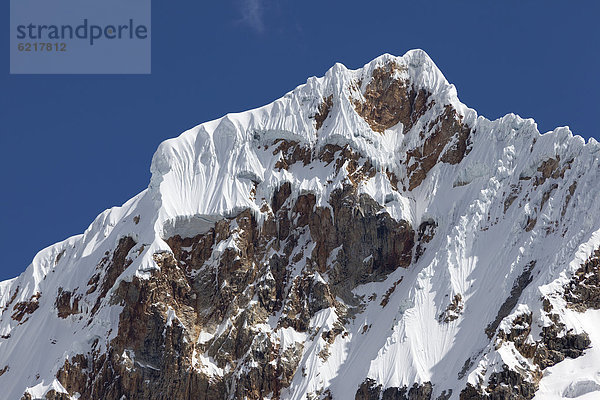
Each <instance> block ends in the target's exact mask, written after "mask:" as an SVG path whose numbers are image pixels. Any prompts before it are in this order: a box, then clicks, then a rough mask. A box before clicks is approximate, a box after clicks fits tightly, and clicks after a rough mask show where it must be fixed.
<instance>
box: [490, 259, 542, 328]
mask: <svg viewBox="0 0 600 400" xmlns="http://www.w3.org/2000/svg"><path fill="white" fill-rule="evenodd" d="M535 264H536V262H535V261H531V262H530V263H529V264H527V266H526V267H525V268H524V269H523V273H521V275H519V277H518V278H517V279H516V280H515V283H514V284H513V287H512V289H511V291H510V296H509V297H508V298H507V299H506V300H505V301H504V303H502V305H501V306H500V309H499V310H498V315H496V319H494V321H492V322H491V323H490V324H489V325H488V326H487V328H485V333H486V334H487V336H488V337H489V338H490V339H491V338H492V337H493V336H494V334H495V333H496V329H497V328H498V325H500V322H502V320H503V319H504V318H506V317H507V316H508V315H509V314H510V312H511V311H512V310H513V308H515V306H516V305H517V302H518V301H519V297H521V293H522V292H523V290H524V289H525V288H526V287H527V285H529V284H530V283H531V279H532V278H531V272H532V271H533V268H534V267H535Z"/></svg>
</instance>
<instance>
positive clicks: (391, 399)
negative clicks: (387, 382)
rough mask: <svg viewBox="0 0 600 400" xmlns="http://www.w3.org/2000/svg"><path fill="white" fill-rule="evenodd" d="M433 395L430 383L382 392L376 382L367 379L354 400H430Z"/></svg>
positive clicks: (387, 389)
mask: <svg viewBox="0 0 600 400" xmlns="http://www.w3.org/2000/svg"><path fill="white" fill-rule="evenodd" d="M432 394H433V386H432V385H431V382H425V383H423V384H421V385H419V384H417V383H414V384H413V385H412V387H410V388H408V387H406V386H403V387H389V388H386V389H385V390H382V386H381V385H378V384H377V382H376V381H374V380H373V379H371V378H367V379H365V380H364V382H363V383H362V384H361V385H360V386H359V388H358V390H357V391H356V395H355V397H354V399H355V400H380V399H381V400H430V399H431V395H432Z"/></svg>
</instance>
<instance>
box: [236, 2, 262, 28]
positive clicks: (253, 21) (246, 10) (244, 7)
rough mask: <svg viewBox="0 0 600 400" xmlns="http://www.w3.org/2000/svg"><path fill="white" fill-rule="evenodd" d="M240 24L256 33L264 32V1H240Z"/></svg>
mask: <svg viewBox="0 0 600 400" xmlns="http://www.w3.org/2000/svg"><path fill="white" fill-rule="evenodd" d="M240 4H241V13H242V20H241V22H242V23H244V24H245V25H247V26H249V27H250V28H252V29H254V30H255V31H257V32H263V31H264V30H265V23H264V11H265V4H264V0H241V2H240Z"/></svg>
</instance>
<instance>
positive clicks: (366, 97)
mask: <svg viewBox="0 0 600 400" xmlns="http://www.w3.org/2000/svg"><path fill="white" fill-rule="evenodd" d="M402 68H403V67H401V66H399V65H398V64H396V63H394V62H390V63H388V64H386V65H384V66H382V67H379V68H377V69H375V70H374V71H373V76H372V78H371V80H370V81H369V83H368V84H367V87H366V88H365V91H364V93H362V96H361V97H362V98H361V99H359V100H353V103H354V108H355V110H356V112H357V113H358V114H359V115H360V116H361V117H363V118H364V120H365V121H367V123H368V124H369V125H370V126H371V129H373V130H374V131H375V132H383V131H385V130H386V129H388V128H391V127H392V126H394V125H396V124H398V123H399V122H401V123H402V124H403V125H404V132H405V133H406V132H408V131H409V130H410V129H411V128H412V126H413V124H414V123H415V122H416V121H417V120H418V119H419V118H420V117H421V116H422V115H423V114H425V112H426V111H427V109H428V107H430V106H431V105H432V102H430V101H429V98H430V96H431V94H430V93H428V92H426V91H425V90H423V89H420V90H415V89H413V88H412V86H411V84H410V83H409V82H408V81H405V80H403V79H400V78H398V77H397V76H396V74H397V73H399V72H400V71H401V70H402Z"/></svg>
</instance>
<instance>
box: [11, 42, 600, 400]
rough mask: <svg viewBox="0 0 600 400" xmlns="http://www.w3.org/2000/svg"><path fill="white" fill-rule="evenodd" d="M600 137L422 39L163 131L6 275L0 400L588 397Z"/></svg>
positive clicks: (594, 328)
mask: <svg viewBox="0 0 600 400" xmlns="http://www.w3.org/2000/svg"><path fill="white" fill-rule="evenodd" d="M599 155H600V144H599V143H598V142H596V141H595V140H593V139H590V141H589V142H588V143H585V141H584V140H583V139H582V138H581V137H578V136H573V135H572V134H571V132H570V131H569V129H568V128H558V129H556V130H554V131H552V132H548V133H545V134H543V135H540V133H539V132H538V130H537V127H536V124H535V122H534V121H533V120H531V119H522V118H520V117H518V116H516V115H513V114H509V115H506V116H505V117H503V118H501V119H498V120H495V121H490V120H488V119H486V118H484V117H481V116H478V115H477V113H476V112H475V111H474V110H472V109H470V108H468V107H466V106H465V105H463V104H462V103H461V102H460V101H459V100H458V97H457V94H456V89H455V87H454V86H453V85H451V84H449V83H448V81H447V80H446V79H445V78H444V76H443V75H442V73H441V72H440V71H439V69H438V68H437V67H436V65H435V64H434V63H433V61H432V60H431V59H430V58H429V56H428V55H427V54H426V53H425V52H423V51H421V50H412V51H409V52H408V53H406V54H405V55H404V56H402V57H394V56H391V55H388V54H385V55H382V56H380V57H378V58H376V59H375V60H373V61H371V62H370V63H368V64H366V65H365V66H364V67H363V68H360V69H357V70H349V69H347V68H346V67H344V66H343V65H341V64H336V65H335V66H333V67H332V68H331V69H330V70H329V71H327V73H326V74H325V76H324V77H322V78H310V79H308V81H307V83H306V84H304V85H301V86H299V87H297V88H296V89H294V90H293V91H291V92H289V93H287V94H286V95H285V96H284V97H282V98H281V99H279V100H276V101H275V102H273V103H271V104H269V105H267V106H264V107H261V108H258V109H255V110H251V111H247V112H243V113H238V114H228V115H226V116H224V117H222V118H220V119H217V120H214V121H210V122H206V123H204V124H201V125H199V126H197V127H195V128H193V129H190V130H189V131H186V132H184V133H183V134H181V135H180V136H179V137H177V138H174V139H170V140H167V141H165V142H163V143H162V144H161V145H160V146H159V148H158V150H157V151H156V154H155V155H154V158H153V160H152V166H151V171H152V178H151V181H150V184H149V186H148V189H146V190H144V191H143V192H142V193H140V194H139V195H137V196H135V197H134V198H133V199H131V200H129V201H128V202H127V203H125V204H124V205H123V206H121V207H115V208H112V209H110V210H106V211H105V212H103V213H102V214H100V215H99V216H98V217H97V218H96V220H95V221H94V222H93V223H92V224H91V225H90V227H89V228H88V229H87V230H86V231H85V233H84V234H82V235H78V236H74V237H72V238H69V239H67V240H65V241H63V242H61V243H57V244H55V245H53V246H50V247H48V248H46V249H44V250H42V251H41V252H40V253H38V254H37V255H36V256H35V258H34V260H33V262H32V264H31V265H30V266H29V267H28V268H27V270H26V271H25V272H24V273H23V274H22V275H21V276H19V277H18V278H15V279H12V280H9V281H5V282H2V283H0V387H1V388H2V396H5V397H4V398H6V399H65V400H66V399H114V400H123V399H357V400H366V399H368V400H379V399H386V400H393V399H417V400H422V399H427V400H429V399H431V400H434V399H461V400H464V399H532V398H534V397H535V398H536V399H560V398H565V397H567V398H578V399H591V398H595V397H597V396H599V395H600V311H599V309H600V272H599V268H600V202H599V201H598V194H599V189H600V183H599V182H600V179H599V172H600V161H599Z"/></svg>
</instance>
